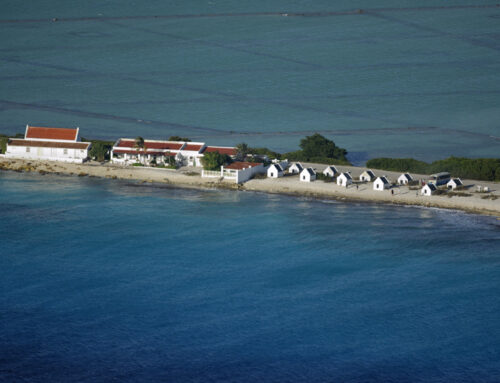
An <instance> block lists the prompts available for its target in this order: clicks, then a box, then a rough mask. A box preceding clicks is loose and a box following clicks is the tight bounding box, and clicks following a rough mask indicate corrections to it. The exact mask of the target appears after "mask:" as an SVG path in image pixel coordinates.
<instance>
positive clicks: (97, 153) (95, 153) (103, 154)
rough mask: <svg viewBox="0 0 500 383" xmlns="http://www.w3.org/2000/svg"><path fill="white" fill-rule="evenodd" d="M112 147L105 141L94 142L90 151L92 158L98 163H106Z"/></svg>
mask: <svg viewBox="0 0 500 383" xmlns="http://www.w3.org/2000/svg"><path fill="white" fill-rule="evenodd" d="M111 147H112V145H111V144H110V143H106V142H105V141H93V142H92V146H91V148H90V151H89V156H90V158H95V159H96V160H97V161H100V162H102V161H104V160H106V159H107V158H108V153H109V150H110V149H111Z"/></svg>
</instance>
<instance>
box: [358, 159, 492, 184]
mask: <svg viewBox="0 0 500 383" xmlns="http://www.w3.org/2000/svg"><path fill="white" fill-rule="evenodd" d="M366 166H367V167H369V168H374V169H381V170H392V171H397V172H413V173H422V174H432V173H439V172H449V173H451V174H452V176H454V177H460V178H471V179H475V180H481V181H500V159H495V158H478V159H470V158H462V157H450V158H447V159H444V160H438V161H434V162H432V163H430V164H429V163H427V162H423V161H417V160H414V159H412V158H374V159H372V160H369V161H368V162H367V163H366Z"/></svg>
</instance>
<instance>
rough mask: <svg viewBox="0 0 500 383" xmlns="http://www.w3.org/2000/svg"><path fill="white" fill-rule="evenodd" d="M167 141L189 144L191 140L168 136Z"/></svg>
mask: <svg viewBox="0 0 500 383" xmlns="http://www.w3.org/2000/svg"><path fill="white" fill-rule="evenodd" d="M168 140H169V141H186V142H191V140H190V139H189V138H187V137H180V136H170V137H169V139H168Z"/></svg>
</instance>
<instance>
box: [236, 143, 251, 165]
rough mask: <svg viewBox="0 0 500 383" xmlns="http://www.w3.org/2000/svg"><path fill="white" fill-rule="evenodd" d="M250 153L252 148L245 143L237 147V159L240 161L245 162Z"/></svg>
mask: <svg viewBox="0 0 500 383" xmlns="http://www.w3.org/2000/svg"><path fill="white" fill-rule="evenodd" d="M249 153H250V148H249V147H248V145H247V144H245V143H244V142H242V143H240V144H238V145H236V159H237V160H238V161H245V160H246V158H247V155H248V154H249Z"/></svg>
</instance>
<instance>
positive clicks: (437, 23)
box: [0, 0, 500, 163]
mask: <svg viewBox="0 0 500 383" xmlns="http://www.w3.org/2000/svg"><path fill="white" fill-rule="evenodd" d="M357 9H360V10H362V11H356V10H357ZM0 10H1V13H0V68H1V71H0V130H1V131H3V132H7V133H15V132H22V131H23V129H24V128H23V127H24V126H25V124H26V123H30V124H43V125H49V126H80V127H81V132H82V135H83V136H85V137H97V138H109V139H116V138H117V137H120V136H131V137H136V136H137V135H142V136H144V137H151V138H166V137H169V136H170V135H172V134H179V135H183V136H188V137H191V138H192V139H194V140H202V141H207V142H209V143H212V144H214V143H215V144H226V145H234V144H236V143H238V142H241V141H246V142H248V143H250V144H252V145H258V146H268V147H271V148H272V149H275V150H279V151H289V150H295V149H296V148H297V144H298V142H299V139H300V138H301V137H303V136H304V135H306V134H310V133H313V132H321V133H323V134H325V135H326V136H328V137H330V138H333V139H334V140H335V141H336V142H337V143H338V144H339V145H341V146H343V147H346V148H347V149H348V150H349V151H350V153H351V155H350V158H351V160H352V161H354V162H355V163H362V162H364V161H365V160H366V159H368V158H371V157H375V156H391V157H416V158H419V159H422V160H433V159H438V158H443V157H446V156H450V155H456V156H470V157H497V156H498V153H499V152H500V128H499V125H498V121H499V120H500V108H499V107H498V105H499V101H500V77H499V75H498V73H499V72H500V60H499V59H500V43H499V41H500V38H499V37H500V34H499V32H498V31H499V27H500V8H499V7H498V6H497V5H496V2H495V1H493V0H481V1H465V0H453V1H446V2H435V1H393V0H383V1H377V2H373V1H366V0H356V1H344V0H341V1H335V2H332V1H322V0H320V1H314V2H311V1H304V0H294V1H282V0H272V1H252V2H233V1H219V0H214V1H189V2H183V1H180V2H171V1H170V2H165V1H156V0H155V1H148V2H137V1H130V0H125V1H96V0H91V1H81V2H77V3H75V2H68V1H62V0H51V1H38V2H26V1H17V0H4V1H2V4H1V5H0ZM53 19H54V21H52V20H53ZM56 19H57V21H56Z"/></svg>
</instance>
